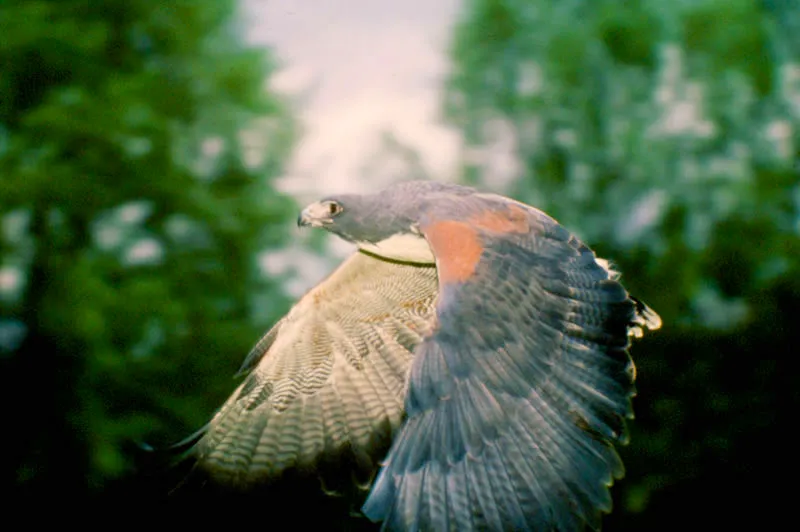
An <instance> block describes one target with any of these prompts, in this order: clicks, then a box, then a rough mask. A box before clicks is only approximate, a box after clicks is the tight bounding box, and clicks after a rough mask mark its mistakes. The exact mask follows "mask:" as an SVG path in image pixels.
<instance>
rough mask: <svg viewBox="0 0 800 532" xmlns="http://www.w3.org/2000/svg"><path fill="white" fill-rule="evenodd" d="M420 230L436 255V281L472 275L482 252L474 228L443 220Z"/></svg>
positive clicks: (458, 279)
mask: <svg viewBox="0 0 800 532" xmlns="http://www.w3.org/2000/svg"><path fill="white" fill-rule="evenodd" d="M422 232H423V233H424V235H425V238H427V240H428V243H429V244H430V246H431V249H432V250H433V254H434V256H435V257H436V267H437V269H438V270H439V281H440V282H442V283H452V282H464V281H466V280H468V279H469V278H470V277H472V275H473V274H474V273H475V269H476V268H477V266H478V261H480V258H481V254H482V253H483V244H482V243H481V239H480V236H479V235H478V231H477V230H476V229H475V228H474V227H472V226H471V225H470V224H468V223H465V222H458V221H455V220H443V221H441V222H433V223H430V224H428V225H426V226H425V227H423V228H422Z"/></svg>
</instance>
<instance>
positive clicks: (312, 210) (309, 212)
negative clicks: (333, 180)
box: [297, 202, 333, 227]
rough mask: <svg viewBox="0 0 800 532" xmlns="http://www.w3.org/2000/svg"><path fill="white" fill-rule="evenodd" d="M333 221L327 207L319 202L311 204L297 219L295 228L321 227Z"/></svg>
mask: <svg viewBox="0 0 800 532" xmlns="http://www.w3.org/2000/svg"><path fill="white" fill-rule="evenodd" d="M332 221H333V219H332V218H331V216H330V211H329V208H328V206H327V205H323V204H322V203H320V202H317V203H312V204H311V205H309V206H308V207H306V208H305V209H303V210H302V211H300V216H298V217H297V227H309V226H310V227H322V226H323V225H326V224H329V223H331V222H332Z"/></svg>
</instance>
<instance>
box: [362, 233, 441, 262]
mask: <svg viewBox="0 0 800 532" xmlns="http://www.w3.org/2000/svg"><path fill="white" fill-rule="evenodd" d="M357 244H358V247H359V249H363V250H364V251H367V252H369V253H373V254H375V255H378V256H379V257H385V258H387V259H391V260H399V261H403V262H417V263H421V264H433V263H434V262H435V260H434V258H433V251H431V247H430V246H429V245H428V241H427V240H425V238H424V237H422V236H419V235H414V234H410V233H406V234H400V235H393V236H390V237H389V238H386V239H384V240H381V241H380V242H375V243H374V244H373V243H372V242H357Z"/></svg>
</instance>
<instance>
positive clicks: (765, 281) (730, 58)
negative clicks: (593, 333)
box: [444, 0, 800, 530]
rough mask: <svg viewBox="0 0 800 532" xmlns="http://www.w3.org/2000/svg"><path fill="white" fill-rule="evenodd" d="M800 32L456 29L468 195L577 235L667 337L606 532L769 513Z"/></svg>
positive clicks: (500, 17)
mask: <svg viewBox="0 0 800 532" xmlns="http://www.w3.org/2000/svg"><path fill="white" fill-rule="evenodd" d="M798 21H800V4H798V3H797V2H795V1H793V0H787V1H779V0H776V1H771V2H769V1H765V2H759V1H756V0H684V1H682V0H676V1H671V2H665V1H662V0H626V1H621V0H563V1H559V2H555V1H546V0H471V1H467V2H466V9H465V11H464V16H463V17H462V20H461V21H460V23H459V24H458V25H457V27H456V29H455V35H454V40H453V43H452V50H451V53H452V59H453V62H454V64H453V68H452V73H451V77H450V79H449V82H448V87H447V92H446V98H445V104H444V105H445V112H446V114H447V118H448V119H449V121H450V122H452V123H454V124H456V125H457V126H458V127H460V128H461V129H462V130H463V132H464V134H465V137H466V140H467V145H468V149H467V154H468V157H467V158H466V160H465V162H464V174H465V177H466V179H467V180H468V181H471V182H483V183H486V184H487V185H488V186H490V187H493V188H496V187H497V185H496V184H497V183H499V182H508V183H509V184H508V185H507V188H508V190H507V191H508V192H509V193H510V194H512V195H514V196H516V197H518V198H519V199H521V200H524V201H527V202H529V203H531V204H533V205H536V206H538V207H540V208H542V209H544V210H546V211H547V212H549V213H551V214H553V215H554V216H555V217H556V218H558V219H559V220H560V221H561V222H562V223H564V224H565V225H566V226H568V227H570V228H572V229H574V230H576V231H577V232H578V233H579V234H580V235H581V236H582V237H583V238H584V239H586V240H587V241H588V242H590V243H591V244H592V245H593V246H594V247H595V248H596V249H597V250H598V252H599V253H600V254H601V255H602V256H605V257H608V258H611V259H612V260H614V261H615V262H616V263H617V264H618V266H619V267H620V269H621V270H622V271H623V272H624V273H625V278H624V280H625V284H626V285H627V286H628V287H629V289H630V290H631V291H632V292H633V293H634V294H635V295H637V296H639V297H641V298H642V299H643V300H644V301H646V302H647V303H648V304H650V305H652V306H653V308H655V309H656V310H657V311H658V312H659V313H660V314H661V316H662V318H663V319H664V323H665V326H664V328H663V330H662V331H659V332H658V333H656V334H653V335H650V337H649V338H646V339H645V340H644V341H642V342H638V343H637V345H635V346H634V350H633V355H634V358H635V360H636V361H637V365H638V368H639V376H638V382H639V397H637V399H636V401H635V402H634V407H635V410H636V413H637V421H636V422H635V423H633V425H632V443H631V445H630V446H629V447H627V448H626V449H624V450H623V454H624V456H623V457H624V459H625V462H626V465H627V468H628V474H627V477H628V478H627V479H626V480H625V481H624V482H622V483H621V484H620V486H619V487H618V488H616V489H615V496H616V497H617V503H616V508H617V510H616V511H615V513H614V514H612V515H611V516H610V517H609V518H607V520H606V524H607V525H608V526H609V527H611V529H614V530H621V529H627V530H650V529H660V528H664V527H665V526H668V525H671V526H680V527H681V528H682V527H683V526H685V523H686V521H685V519H686V516H688V515H697V516H698V517H697V518H695V520H694V521H693V522H694V524H695V525H699V522H700V521H698V519H707V520H708V522H709V523H711V522H714V520H715V519H716V520H718V521H717V523H719V522H720V521H719V520H721V519H726V518H727V519H738V518H739V517H740V516H741V512H740V511H738V510H737V511H731V510H730V509H731V507H736V505H737V504H738V503H741V504H742V505H743V506H742V507H741V510H742V511H743V510H744V509H745V508H750V509H756V508H759V506H758V504H756V503H754V502H753V501H754V500H760V499H756V498H757V497H764V501H765V505H766V504H769V502H767V501H770V498H769V497H770V496H767V495H766V493H768V492H769V490H768V488H769V487H770V486H769V483H768V482H767V480H766V479H768V478H770V477H769V475H771V474H772V472H773V471H775V470H778V469H780V468H781V467H782V465H781V462H780V458H779V456H778V454H777V453H775V452H774V450H772V445H773V444H774V442H775V441H776V440H778V439H779V438H781V437H782V436H781V434H780V433H779V431H778V428H777V426H778V421H779V417H780V415H781V412H782V411H787V412H795V411H796V407H797V406H798V391H797V390H798V388H799V387H800V382H798V377H797V374H795V373H792V372H790V371H787V369H786V365H787V364H788V361H789V359H790V357H791V356H792V354H793V353H794V352H796V349H797V345H798V340H799V339H800V334H799V333H798V328H797V319H798V317H799V316H800V238H798V237H799V236H800V166H798V165H799V163H800V159H798V155H800V149H799V144H798V141H799V140H800V47H798V45H797V44H798V41H797V31H796V30H797V28H798ZM498 153H500V154H506V157H505V159H506V160H504V161H500V162H498V161H497V154H498ZM493 155H494V156H493ZM753 490H756V491H758V492H759V493H758V494H757V495H754V494H753V493H752V491H753ZM745 504H746V505H747V506H744V505H745ZM754 507H755V508H754ZM762 508H763V506H762Z"/></svg>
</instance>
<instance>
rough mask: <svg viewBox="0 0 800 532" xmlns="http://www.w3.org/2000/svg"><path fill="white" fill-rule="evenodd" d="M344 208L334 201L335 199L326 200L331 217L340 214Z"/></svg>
mask: <svg viewBox="0 0 800 532" xmlns="http://www.w3.org/2000/svg"><path fill="white" fill-rule="evenodd" d="M343 210H344V209H343V208H342V206H341V205H339V204H338V203H336V202H335V201H329V202H328V214H329V215H330V216H331V218H332V217H334V216H337V215H338V214H340V213H341V212H342V211H343Z"/></svg>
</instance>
